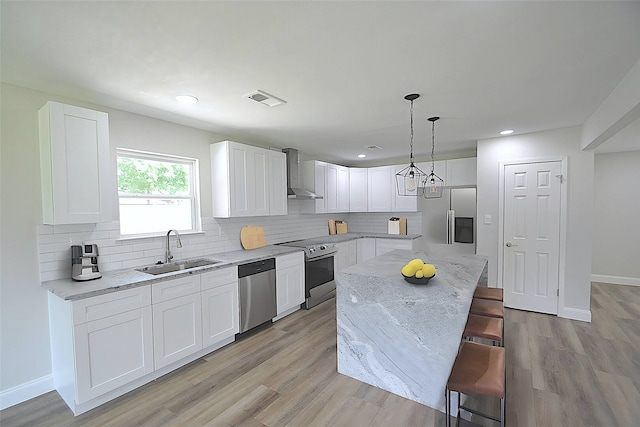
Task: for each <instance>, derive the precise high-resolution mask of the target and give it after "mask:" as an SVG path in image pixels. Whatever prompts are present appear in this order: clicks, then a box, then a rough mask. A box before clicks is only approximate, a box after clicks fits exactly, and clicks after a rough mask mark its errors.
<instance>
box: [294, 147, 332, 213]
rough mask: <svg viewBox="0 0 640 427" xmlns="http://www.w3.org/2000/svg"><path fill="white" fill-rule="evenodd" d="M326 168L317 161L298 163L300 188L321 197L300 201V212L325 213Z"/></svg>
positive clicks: (322, 163)
mask: <svg viewBox="0 0 640 427" xmlns="http://www.w3.org/2000/svg"><path fill="white" fill-rule="evenodd" d="M327 167H328V164H327V163H325V162H319V161H317V160H307V161H304V162H301V163H300V178H301V184H302V188H304V189H305V190H308V191H311V192H312V193H315V194H317V195H318V196H321V197H322V198H321V199H314V200H304V201H302V203H301V204H300V212H302V213H327V198H328V197H327V192H326V190H327ZM336 179H337V178H336ZM336 204H337V202H336Z"/></svg>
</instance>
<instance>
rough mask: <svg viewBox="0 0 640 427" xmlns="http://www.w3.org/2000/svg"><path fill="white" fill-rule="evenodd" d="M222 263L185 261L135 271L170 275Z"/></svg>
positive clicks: (199, 260)
mask: <svg viewBox="0 0 640 427" xmlns="http://www.w3.org/2000/svg"><path fill="white" fill-rule="evenodd" d="M220 262H222V261H216V260H212V259H190V260H186V261H179V262H170V263H168V264H159V265H151V266H148V267H143V268H137V269H136V271H140V272H142V273H147V274H153V275H154V276H156V275H158V274H165V273H172V272H174V271H182V270H190V269H192V268H197V267H206V266H207V265H214V264H218V263H220Z"/></svg>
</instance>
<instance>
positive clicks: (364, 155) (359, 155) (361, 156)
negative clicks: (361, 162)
mask: <svg viewBox="0 0 640 427" xmlns="http://www.w3.org/2000/svg"><path fill="white" fill-rule="evenodd" d="M365 157H367V155H366V154H358V158H359V159H364V158H365Z"/></svg>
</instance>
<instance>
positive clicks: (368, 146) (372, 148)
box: [365, 145, 382, 150]
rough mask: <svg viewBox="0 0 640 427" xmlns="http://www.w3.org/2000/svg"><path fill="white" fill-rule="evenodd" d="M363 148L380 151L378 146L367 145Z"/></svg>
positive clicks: (380, 148)
mask: <svg viewBox="0 0 640 427" xmlns="http://www.w3.org/2000/svg"><path fill="white" fill-rule="evenodd" d="M365 148H366V149H367V150H382V147H380V146H379V145H367V146H366V147H365Z"/></svg>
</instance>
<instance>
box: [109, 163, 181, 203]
mask: <svg viewBox="0 0 640 427" xmlns="http://www.w3.org/2000/svg"><path fill="white" fill-rule="evenodd" d="M187 169H188V168H187V166H186V165H180V164H175V163H173V164H171V163H164V162H155V161H149V160H142V159H132V158H130V157H118V191H119V192H122V193H127V194H166V195H169V194H189V175H188V171H187Z"/></svg>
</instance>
